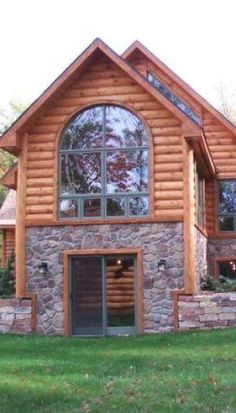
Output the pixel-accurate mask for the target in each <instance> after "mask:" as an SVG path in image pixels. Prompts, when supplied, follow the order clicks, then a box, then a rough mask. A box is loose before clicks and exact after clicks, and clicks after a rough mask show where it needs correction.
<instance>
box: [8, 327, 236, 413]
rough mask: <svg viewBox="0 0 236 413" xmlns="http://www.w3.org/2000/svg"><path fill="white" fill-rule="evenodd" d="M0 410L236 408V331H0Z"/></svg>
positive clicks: (224, 412)
mask: <svg viewBox="0 0 236 413" xmlns="http://www.w3.org/2000/svg"><path fill="white" fill-rule="evenodd" d="M0 355H1V356H0V412H1V413H32V412H34V413H62V412H63V413H80V412H87V413H90V412H92V413H113V412H115V413H136V412H142V413H150V412H153V413H165V412H168V413H173V412H174V413H178V412H185V413H190V412H191V413H197V412H199V413H200V412H201V413H208V412H212V413H218V412H219V413H235V412H236V329H234V330H233V329H230V330H225V331H219V330H218V331H211V332H195V333H182V334H179V335H174V334H165V335H147V336H139V337H120V338H119V337H118V338H97V339H95V338H89V339H76V338H74V339H68V338H59V337H38V336H32V337H20V336H10V335H6V336H3V335H2V336H0Z"/></svg>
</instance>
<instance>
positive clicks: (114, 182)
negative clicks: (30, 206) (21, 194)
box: [58, 105, 149, 219]
mask: <svg viewBox="0 0 236 413" xmlns="http://www.w3.org/2000/svg"><path fill="white" fill-rule="evenodd" d="M59 167H60V171H59V194H58V197H59V198H58V203H59V218H61V219H89V218H90V219H91V218H115V217H133V218H134V217H140V216H147V215H148V213H149V183H148V135H147V132H146V130H145V127H144V125H143V123H142V122H141V121H140V119H139V118H138V117H136V116H135V115H134V114H133V113H131V112H130V111H128V110H126V109H123V108H121V107H119V106H114V105H98V106H95V107H91V108H89V109H86V110H84V111H82V112H80V113H78V114H77V115H76V116H75V117H74V118H73V119H72V120H71V121H70V122H69V123H68V124H67V125H66V126H65V128H64V130H63V132H62V136H61V141H60V151H59Z"/></svg>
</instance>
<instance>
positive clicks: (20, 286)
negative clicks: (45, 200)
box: [15, 134, 28, 298]
mask: <svg viewBox="0 0 236 413" xmlns="http://www.w3.org/2000/svg"><path fill="white" fill-rule="evenodd" d="M21 138H22V150H21V152H20V154H19V156H18V173H17V192H16V241H15V247H16V297H17V298H22V297H24V296H25V281H26V277H25V209H26V160H27V143H28V136H27V134H25V135H24V136H22V137H21Z"/></svg>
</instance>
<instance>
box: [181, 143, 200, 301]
mask: <svg viewBox="0 0 236 413" xmlns="http://www.w3.org/2000/svg"><path fill="white" fill-rule="evenodd" d="M183 159H184V164H183V183H184V211H183V212H184V290H185V293H186V294H194V293H196V292H197V282H196V265H195V262H196V261H195V186H194V152H193V149H192V148H191V146H190V145H189V144H188V143H187V141H186V139H185V136H184V139H183Z"/></svg>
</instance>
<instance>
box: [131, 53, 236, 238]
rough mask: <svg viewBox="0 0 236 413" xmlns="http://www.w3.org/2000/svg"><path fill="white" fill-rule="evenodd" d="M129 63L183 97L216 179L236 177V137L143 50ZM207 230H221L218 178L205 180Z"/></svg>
mask: <svg viewBox="0 0 236 413" xmlns="http://www.w3.org/2000/svg"><path fill="white" fill-rule="evenodd" d="M128 62H129V63H130V64H131V65H132V66H133V67H134V68H135V69H136V70H138V71H139V72H140V73H141V74H142V75H143V76H144V77H146V76H147V72H148V71H150V72H152V73H153V74H154V75H155V76H156V77H157V78H158V79H159V80H160V81H161V82H163V84H164V85H165V86H167V87H168V88H169V89H170V90H171V91H172V92H173V93H174V94H176V96H177V97H179V98H180V99H182V100H183V101H184V102H185V103H186V104H187V105H188V106H189V107H190V108H191V109H192V110H193V111H194V112H195V113H197V114H198V116H199V117H200V118H201V121H202V124H203V129H204V134H205V137H206V142H207V145H208V147H209V150H210V153H211V156H212V159H213V162H214V164H215V167H216V171H217V179H221V178H236V137H235V136H234V135H233V133H232V132H231V131H230V130H229V129H227V128H226V126H224V124H223V123H221V122H219V121H218V119H216V118H215V117H214V116H213V115H212V114H211V113H210V112H209V111H207V110H206V109H204V108H203V107H202V106H201V105H200V104H199V103H198V102H197V101H196V99H194V97H192V96H191V95H190V94H189V93H187V92H186V91H185V90H184V89H183V88H182V87H181V86H180V85H178V84H177V83H176V82H175V81H174V80H173V79H172V78H171V77H170V76H169V75H168V74H166V73H165V72H164V71H163V70H161V69H160V68H159V67H157V66H156V65H155V64H154V63H153V62H152V61H151V60H150V59H149V58H148V57H145V56H144V55H143V54H142V52H141V51H138V50H137V51H135V52H134V53H133V54H132V55H131V56H130V57H129V58H128ZM206 230H207V233H208V235H209V236H214V234H215V233H217V232H218V227H217V185H216V183H215V181H213V180H212V181H207V182H206Z"/></svg>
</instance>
